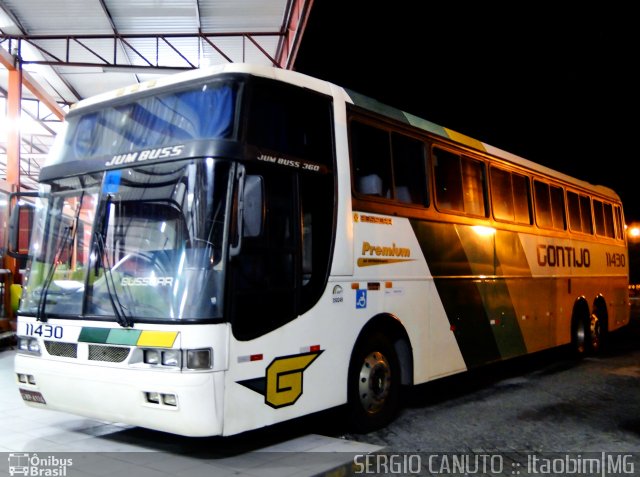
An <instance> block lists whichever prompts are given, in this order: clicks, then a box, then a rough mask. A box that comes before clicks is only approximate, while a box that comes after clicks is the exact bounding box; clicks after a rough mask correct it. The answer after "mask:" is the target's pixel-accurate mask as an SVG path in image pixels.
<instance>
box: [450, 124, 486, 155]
mask: <svg viewBox="0 0 640 477" xmlns="http://www.w3.org/2000/svg"><path fill="white" fill-rule="evenodd" d="M444 130H445V131H446V132H447V135H448V136H449V138H450V139H453V140H454V141H456V142H459V143H461V144H465V145H466V146H470V147H473V148H474V149H477V150H479V151H484V152H486V151H487V149H486V148H485V147H484V144H483V143H482V142H480V141H478V140H477V139H474V138H472V137H469V136H465V135H464V134H461V133H459V132H456V131H452V130H451V129H447V128H444Z"/></svg>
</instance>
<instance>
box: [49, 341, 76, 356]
mask: <svg viewBox="0 0 640 477" xmlns="http://www.w3.org/2000/svg"><path fill="white" fill-rule="evenodd" d="M44 346H45V348H47V353H49V354H50V355H51V356H60V357H62V358H77V357H78V345H77V344H76V343H61V342H60V341H46V340H45V342H44Z"/></svg>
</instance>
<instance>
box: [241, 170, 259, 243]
mask: <svg viewBox="0 0 640 477" xmlns="http://www.w3.org/2000/svg"><path fill="white" fill-rule="evenodd" d="M242 195H243V199H242V201H243V207H242V236H243V237H258V236H260V235H261V234H262V223H263V219H264V185H263V180H262V176H246V177H245V180H244V190H243V194H242Z"/></svg>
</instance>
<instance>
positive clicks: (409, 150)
mask: <svg viewBox="0 0 640 477" xmlns="http://www.w3.org/2000/svg"><path fill="white" fill-rule="evenodd" d="M391 148H392V153H393V178H394V185H395V199H396V200H397V201H399V202H403V203H406V204H416V205H423V206H428V205H429V203H428V200H427V197H428V194H427V183H428V182H427V174H426V171H425V150H424V143H423V142H422V141H419V140H417V139H414V138H411V137H409V136H405V135H403V134H398V133H392V135H391Z"/></svg>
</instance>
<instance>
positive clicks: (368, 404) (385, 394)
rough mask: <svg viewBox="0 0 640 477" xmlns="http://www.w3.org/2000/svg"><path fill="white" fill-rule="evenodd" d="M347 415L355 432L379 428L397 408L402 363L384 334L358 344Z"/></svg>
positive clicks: (352, 371)
mask: <svg viewBox="0 0 640 477" xmlns="http://www.w3.org/2000/svg"><path fill="white" fill-rule="evenodd" d="M348 379H349V382H348V404H347V407H348V413H349V415H348V418H349V422H350V423H351V428H352V430H353V431H355V432H363V433H364V432H370V431H373V430H376V429H380V428H382V427H384V426H386V425H387V424H389V422H391V421H392V420H393V418H394V417H395V414H396V412H397V409H398V401H399V392H400V364H399V361H398V355H397V353H396V351H395V349H394V348H393V344H392V343H391V342H389V340H388V339H387V338H386V337H385V336H384V335H381V334H375V335H373V336H370V337H367V338H365V339H364V340H362V342H360V343H358V345H357V346H356V349H355V351H354V353H353V356H352V359H351V363H350V365H349V378H348Z"/></svg>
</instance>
